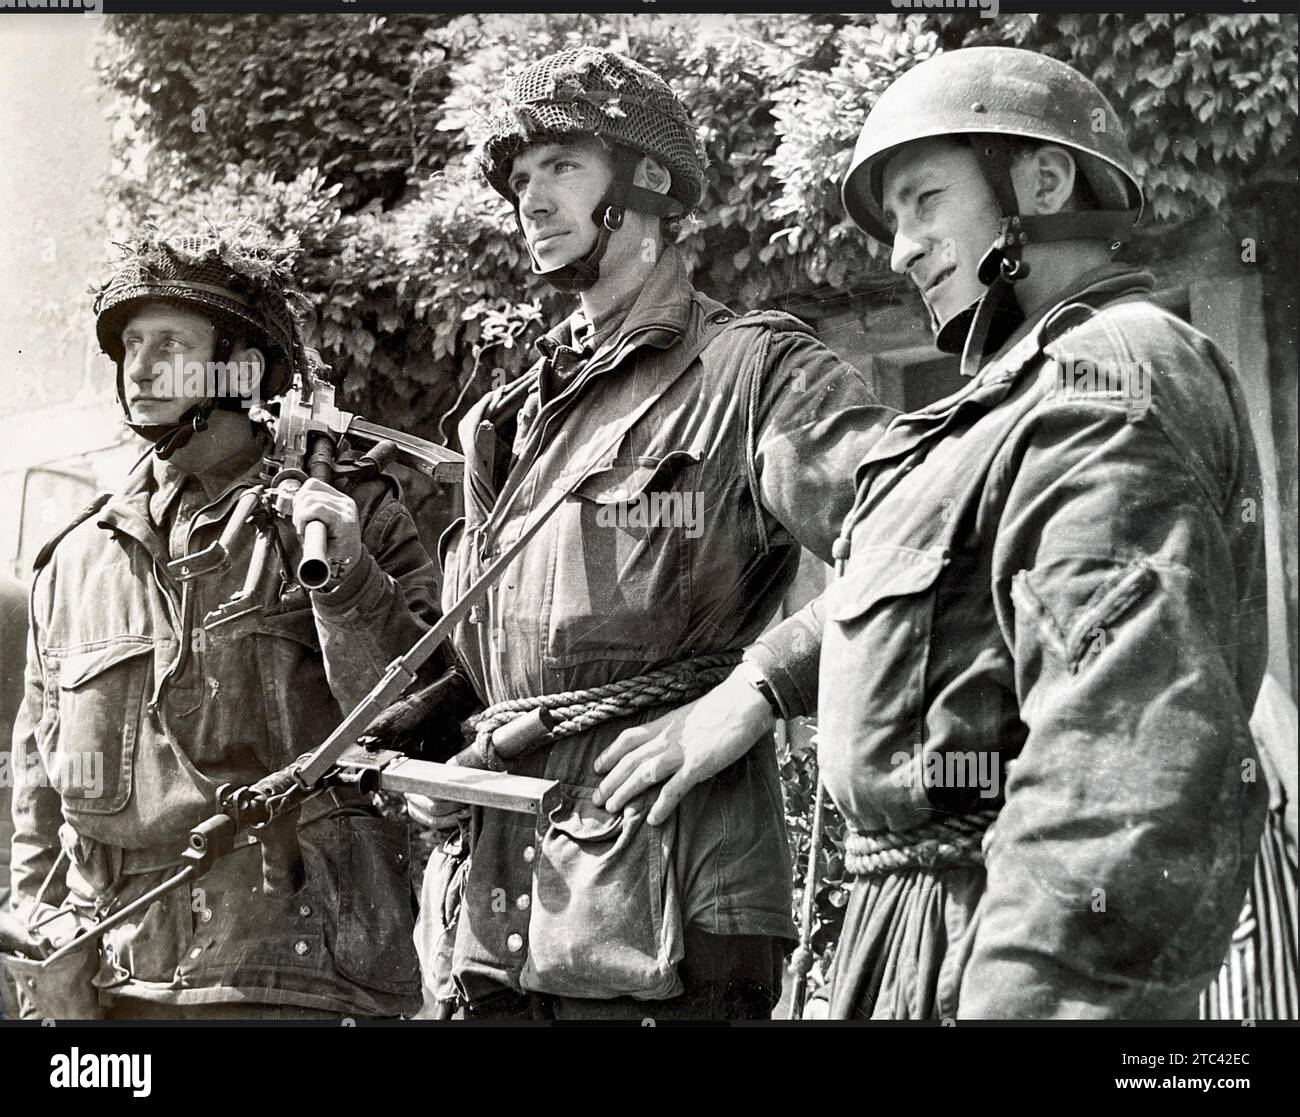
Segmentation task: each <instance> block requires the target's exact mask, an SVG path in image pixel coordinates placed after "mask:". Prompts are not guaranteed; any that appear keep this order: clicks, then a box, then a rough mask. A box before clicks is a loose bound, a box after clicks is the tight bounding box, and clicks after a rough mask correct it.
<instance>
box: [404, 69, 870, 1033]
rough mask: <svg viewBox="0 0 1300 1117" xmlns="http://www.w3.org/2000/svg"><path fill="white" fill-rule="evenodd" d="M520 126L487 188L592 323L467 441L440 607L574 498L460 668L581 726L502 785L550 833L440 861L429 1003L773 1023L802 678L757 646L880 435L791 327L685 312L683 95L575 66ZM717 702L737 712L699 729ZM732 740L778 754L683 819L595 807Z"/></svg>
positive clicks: (687, 806)
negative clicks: (674, 759)
mask: <svg viewBox="0 0 1300 1117" xmlns="http://www.w3.org/2000/svg"><path fill="white" fill-rule="evenodd" d="M503 102H504V103H503V104H502V105H501V106H499V111H497V112H496V113H495V114H494V115H493V116H492V118H491V121H490V123H489V125H488V134H487V136H486V137H485V138H484V141H483V143H482V145H481V147H480V148H479V152H478V158H479V165H480V167H481V169H482V172H483V175H484V178H485V179H486V181H487V183H488V184H490V185H491V186H492V187H493V188H494V189H495V190H496V191H497V192H498V193H500V194H501V195H502V196H503V197H504V198H505V199H506V200H507V202H508V203H509V204H510V205H511V207H512V208H513V210H514V214H515V218H516V220H517V222H518V226H519V230H520V233H521V235H522V236H523V238H524V241H525V243H526V245H527V247H528V251H529V253H530V256H531V259H532V261H533V267H534V270H535V271H536V272H537V273H539V274H540V275H542V276H543V277H544V278H545V279H546V280H547V282H549V283H551V284H553V285H554V286H556V287H557V288H559V289H560V290H562V291H566V292H572V293H574V294H576V295H577V296H578V301H579V307H578V309H576V310H575V312H574V313H573V314H572V315H571V316H570V317H569V318H567V319H566V320H565V321H563V322H562V323H560V324H559V325H558V326H556V327H555V328H554V329H552V330H551V331H550V333H549V334H548V335H547V336H545V337H544V338H542V339H541V340H540V342H539V343H538V346H537V348H538V354H539V359H538V361H537V363H536V364H535V365H534V366H533V367H532V368H531V369H530V370H529V372H528V373H527V375H525V376H524V377H522V378H521V379H520V380H518V381H517V382H515V383H513V384H510V385H506V386H504V387H501V388H499V389H497V390H496V391H493V392H492V393H490V394H489V395H488V396H486V397H485V398H484V399H483V400H482V401H480V402H479V403H478V404H477V405H476V406H475V407H474V409H473V410H472V411H471V413H470V414H469V415H468V416H467V417H466V418H465V420H464V421H463V422H462V423H461V426H460V437H461V440H462V442H463V444H464V446H465V448H466V449H467V450H468V451H469V452H468V454H467V467H466V468H467V472H466V484H465V501H466V504H465V520H464V522H463V523H461V524H460V525H458V526H456V527H455V528H453V530H452V531H451V532H450V533H449V534H448V536H447V537H446V538H445V539H444V542H443V546H442V552H443V555H444V561H445V572H446V580H445V583H444V600H445V601H447V602H450V601H452V600H454V599H455V598H456V597H457V596H458V595H459V594H460V593H461V592H463V591H464V589H465V588H466V587H467V586H468V585H469V584H470V583H471V582H472V581H473V580H474V579H475V578H476V577H478V576H479V575H480V574H481V573H482V571H483V569H484V567H485V565H486V564H487V563H488V562H490V561H491V559H492V558H493V557H494V556H495V555H496V554H498V553H499V552H500V549H501V547H503V546H504V545H507V544H508V543H509V541H510V540H512V539H515V538H517V537H518V535H519V533H520V532H521V531H522V530H523V529H524V526H525V525H526V524H527V523H529V522H531V521H530V517H531V516H532V515H533V514H535V513H536V512H537V510H538V509H539V508H540V507H541V506H542V505H543V504H544V503H545V502H546V500H547V499H548V494H553V493H555V492H556V491H564V490H565V489H566V488H568V487H571V486H573V485H574V484H575V483H577V488H576V490H575V492H574V496H573V498H572V499H571V500H569V501H568V502H567V503H566V504H565V505H564V506H563V507H562V508H561V509H560V511H559V512H558V513H557V514H556V515H555V516H554V517H553V518H552V519H551V520H550V521H548V523H547V524H546V526H545V527H544V528H542V530H541V533H540V534H539V535H538V536H537V538H536V541H535V542H534V543H532V544H530V545H529V546H528V547H527V548H526V549H525V550H524V552H523V553H522V554H521V555H520V557H519V558H518V559H516V560H515V562H514V564H513V565H512V566H511V567H510V568H509V572H508V573H507V574H506V575H505V576H504V577H503V579H502V581H501V582H500V584H499V585H498V586H497V587H496V588H495V589H494V590H493V592H492V594H491V596H490V597H489V599H488V601H487V603H486V605H485V606H484V607H482V608H480V609H476V610H475V611H474V613H473V614H471V616H470V618H469V620H468V621H467V622H466V623H464V624H462V625H461V627H460V628H459V629H458V630H457V633H456V636H455V643H456V650H457V653H458V656H459V658H460V660H461V661H462V663H464V664H465V666H466V669H467V670H468V671H469V673H470V674H471V676H472V677H473V679H474V682H475V686H476V688H477V690H478V692H479V695H480V697H481V698H482V700H483V701H484V702H485V703H486V704H487V705H488V706H489V710H488V711H487V713H486V714H485V715H484V716H485V717H487V716H488V715H493V716H495V715H494V714H493V711H504V712H508V713H511V715H512V716H513V713H514V712H518V711H526V710H528V709H530V708H531V707H532V706H533V705H537V706H545V707H546V708H548V709H550V708H553V704H552V702H551V700H552V699H553V698H556V696H559V695H563V696H564V698H565V701H566V703H571V704H572V706H573V708H575V709H577V708H578V707H581V711H582V712H581V713H580V714H579V713H574V714H573V715H572V716H571V717H570V718H569V720H568V721H567V722H566V724H568V725H570V726H571V727H572V732H570V731H568V730H564V733H565V735H564V736H563V739H558V740H555V741H553V743H549V744H548V745H547V746H546V747H544V748H540V749H538V750H536V751H534V752H531V753H529V754H527V755H524V756H522V757H519V758H517V759H514V760H512V761H511V762H510V763H509V764H508V765H502V766H505V767H508V769H509V770H510V771H512V772H518V773H522V774H525V775H534V776H545V777H547V778H549V779H554V780H557V781H558V782H559V783H560V785H561V789H562V792H563V795H562V800H561V801H560V802H559V803H558V804H557V806H556V808H555V809H554V810H553V811H551V812H550V814H549V816H548V817H547V819H546V820H545V822H544V823H543V825H542V826H541V827H540V828H536V827H535V826H534V823H533V822H532V821H530V820H525V821H524V822H523V823H521V821H520V816H512V815H507V814H506V813H505V812H500V811H491V810H487V811H482V812H479V813H478V814H477V815H476V817H475V819H474V820H473V824H472V825H469V826H467V827H466V828H465V834H464V839H463V841H462V839H461V837H460V835H459V834H457V835H456V836H455V837H453V838H452V839H451V841H450V842H449V843H448V844H446V845H444V846H443V847H442V848H441V849H439V850H438V851H437V852H436V853H435V854H434V857H433V860H432V861H431V862H430V867H429V871H428V872H427V873H426V875H425V892H424V897H423V902H422V905H421V916H420V920H421V935H420V940H419V941H420V946H421V951H422V954H423V956H424V962H425V972H426V981H427V982H428V984H429V992H430V994H431V996H433V997H436V998H442V999H451V998H453V997H459V998H460V999H461V1000H462V1001H463V1002H464V1003H465V1004H466V1011H467V1013H468V1014H469V1015H470V1016H476V1017H477V1016H509V1015H528V1014H530V1013H540V1014H542V1015H548V1016H556V1017H574V1016H609V1017H616V1016H624V1017H632V1018H643V1017H646V1016H652V1017H657V1016H664V1017H672V1016H680V1017H764V1016H766V1015H768V1013H770V1011H771V1009H772V1007H773V1005H774V1004H775V1003H776V1000H777V997H778V996H779V992H780V986H781V962H782V956H783V954H784V952H785V950H786V948H787V946H788V943H789V941H790V939H791V938H792V936H793V926H792V923H791V918H790V898H791V880H790V876H791V873H790V863H789V853H788V850H787V846H786V839H785V831H784V823H783V816H782V808H781V793H780V784H779V780H778V776H777V770H776V760H775V753H774V748H773V743H772V738H771V735H770V732H767V731H768V730H770V728H771V726H772V722H773V718H774V716H776V713H774V711H775V712H779V711H780V710H781V704H782V702H783V701H784V699H783V698H782V695H781V690H782V685H783V679H784V673H783V662H784V659H785V657H786V656H787V655H789V654H790V653H789V651H788V649H783V650H778V651H775V652H770V653H763V652H756V653H753V654H750V653H749V652H748V649H750V648H751V647H752V646H753V644H754V641H755V638H756V637H757V635H758V633H759V632H761V631H762V629H763V627H764V625H765V624H766V623H767V621H768V619H769V618H770V617H771V616H772V614H773V612H774V611H775V610H776V608H777V607H778V605H779V603H780V601H781V598H782V595H783V593H784V592H785V590H786V588H787V587H788V586H789V584H790V581H791V579H792V577H793V574H794V570H795V566H796V565H797V562H798V558H799V552H800V545H801V544H802V545H803V546H806V547H808V548H810V549H811V550H813V551H814V552H816V553H817V554H819V555H821V556H822V557H823V558H829V549H828V548H829V546H830V543H831V540H832V538H833V535H834V531H835V527H836V525H837V524H838V522H839V520H840V518H841V517H842V516H843V514H844V513H845V512H846V511H847V498H848V496H849V495H850V494H848V493H847V491H846V490H845V488H844V485H843V482H842V478H843V477H844V475H845V473H844V471H845V470H846V469H847V468H849V463H850V462H851V461H855V460H857V459H858V458H859V457H860V456H861V455H862V453H863V452H865V449H866V447H867V446H868V445H869V444H870V442H871V441H872V440H873V439H874V438H875V437H878V436H879V434H880V432H881V430H882V429H883V426H884V424H885V422H886V420H887V418H888V416H889V413H888V412H887V411H886V410H885V409H884V408H882V407H880V406H879V405H877V404H876V402H875V400H874V398H873V397H872V395H871V393H870V392H869V390H868V389H867V387H866V385H865V382H864V380H863V378H862V377H861V375H860V374H859V373H858V372H857V371H856V370H854V369H852V368H851V367H849V366H847V365H845V364H843V363H842V362H840V361H839V360H838V359H837V358H835V356H834V355H833V354H831V353H830V352H828V351H827V350H826V349H825V348H824V347H823V346H822V345H821V344H820V343H819V342H818V341H817V340H816V338H815V337H814V336H813V335H812V333H811V331H810V330H809V329H808V327H807V326H805V325H804V324H803V323H801V322H799V321H798V320H796V319H794V318H791V317H789V316H786V315H781V314H774V313H755V314H747V315H737V314H735V313H733V312H732V311H731V310H729V309H728V308H727V307H725V306H724V305H722V304H721V303H719V302H717V301H715V300H714V299H712V298H709V297H708V296H707V295H705V294H703V293H701V292H700V291H698V290H696V289H695V288H694V287H692V285H691V283H690V281H689V279H688V277H687V275H686V271H685V268H684V265H683V262H682V259H681V256H680V255H679V253H678V251H677V249H676V247H675V246H674V243H673V241H674V239H675V232H676V228H677V223H678V222H679V220H680V219H681V218H682V217H683V216H685V215H686V214H687V213H689V212H690V211H691V210H692V209H693V208H694V207H695V206H697V205H699V204H700V203H701V199H702V189H703V183H704V159H703V155H702V152H701V149H700V145H699V143H698V140H697V138H696V135H695V131H694V128H693V127H692V125H691V122H690V119H689V117H688V115H687V112H686V110H685V107H684V106H683V105H682V104H681V102H680V101H679V100H678V98H677V97H676V96H675V95H674V94H673V92H672V90H671V89H670V88H669V86H668V85H667V83H666V82H664V81H663V80H662V79H661V78H659V77H658V76H657V75H655V74H653V73H651V72H650V71H649V70H647V69H646V68H645V67H644V66H641V65H639V64H638V63H636V62H634V61H632V60H631V59H628V58H625V57H623V56H621V55H618V54H616V53H614V52H612V51H608V50H602V49H596V48H591V47H576V48H572V49H568V50H563V51H560V52H559V53H557V54H554V55H551V56H549V57H547V58H544V59H542V60H540V61H538V62H536V63H534V64H533V65H531V66H529V67H527V68H526V69H524V70H523V71H522V72H521V73H519V74H517V75H516V76H515V77H514V78H513V79H512V80H511V81H510V82H509V83H508V84H507V85H506V87H505V92H504V95H503ZM742 653H745V654H744V658H743V660H742ZM711 679H712V680H713V681H717V680H718V679H723V680H725V681H724V682H723V683H722V687H721V691H722V694H723V695H724V699H725V701H724V704H723V706H721V707H705V708H701V707H699V706H698V704H696V703H694V702H692V701H691V699H692V698H693V697H694V696H695V695H698V694H700V693H702V692H703V691H704V690H707V689H708V688H709V686H710V685H711V683H710V681H709V680H711ZM588 702H590V703H591V705H590V708H588V706H587V705H586V703H588ZM503 716H504V715H503ZM733 717H734V718H737V719H739V720H740V721H741V722H743V723H746V724H751V725H752V724H758V723H761V727H762V728H761V730H759V732H765V733H767V735H766V736H765V737H764V743H763V744H762V745H761V746H760V747H759V748H758V749H755V750H754V751H753V752H752V753H749V754H748V755H746V756H744V757H742V758H741V759H740V760H739V762H738V763H736V764H734V765H732V764H730V762H729V761H725V760H724V761H722V762H721V763H718V764H717V766H716V767H715V768H713V769H712V771H709V772H699V773H698V775H699V777H700V779H701V783H700V785H699V787H698V788H697V789H696V791H695V792H694V793H692V794H691V795H689V796H687V797H686V798H685V799H683V800H682V802H681V804H680V806H679V807H678V808H677V809H676V810H675V811H674V810H672V809H670V808H669V806H668V805H667V800H664V801H663V802H662V803H659V804H658V805H656V800H655V799H654V797H646V796H620V797H616V798H607V795H606V789H605V788H604V787H603V786H602V781H603V780H604V779H606V778H607V777H609V776H610V775H611V774H612V773H614V772H618V773H620V775H621V774H622V773H623V772H643V771H644V772H650V771H652V770H653V769H655V768H656V767H658V766H659V765H660V764H662V763H664V762H665V761H664V758H665V757H666V756H667V755H669V754H671V753H673V752H674V750H675V748H676V745H675V742H676V739H677V735H678V733H679V731H680V728H681V726H682V725H683V724H684V723H686V722H690V723H691V724H700V723H701V722H703V721H708V720H710V719H718V718H722V719H724V720H725V719H727V718H733ZM651 719H654V720H651ZM560 731H561V730H559V729H557V730H556V732H560ZM496 759H497V760H498V761H500V757H499V755H498V756H497V757H496ZM691 770H692V771H693V772H694V771H696V770H695V769H694V768H692V769H691ZM714 777H716V778H714ZM642 778H643V777H637V779H642ZM471 839H472V847H473V848H472V851H470V850H469V848H468V846H469V843H470V841H471ZM466 853H469V854H470V856H469V857H468V861H464V860H463V858H464V856H465V854H466ZM457 904H459V919H458V920H457V919H455V918H454V917H453V914H454V912H455V911H456V910H457Z"/></svg>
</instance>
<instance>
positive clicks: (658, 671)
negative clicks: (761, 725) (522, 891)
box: [469, 651, 741, 771]
mask: <svg viewBox="0 0 1300 1117" xmlns="http://www.w3.org/2000/svg"><path fill="white" fill-rule="evenodd" d="M740 660H741V653H740V652H739V651H725V652H716V653H711V654H709V655H700V656H692V657H691V658H689V659H683V660H678V661H677V662H676V663H670V664H667V665H666V666H664V667H656V668H653V669H652V670H650V671H646V672H644V673H643V674H640V675H634V676H632V677H631V678H630V679H620V680H618V681H617V682H612V683H604V684H602V685H600V686H595V687H588V688H586V689H584V690H565V691H559V692H557V693H555V694H539V695H534V696H530V697H527V698H509V699H506V700H505V701H504V702H497V703H496V704H495V705H492V706H489V707H488V708H487V709H486V710H484V711H482V713H479V714H475V715H474V717H472V718H470V719H469V727H470V729H471V730H472V731H473V733H474V743H473V745H472V746H471V748H472V749H473V750H474V752H475V753H476V754H478V758H479V759H480V760H481V761H482V762H483V765H484V767H487V768H490V769H491V770H493V771H504V770H505V768H506V763H507V762H508V759H510V758H507V760H506V761H503V760H502V758H501V757H499V756H498V755H497V751H496V749H495V748H494V747H493V744H492V735H493V734H494V733H495V732H496V731H497V730H498V729H500V728H501V727H502V726H505V725H507V724H509V723H511V722H513V721H515V720H517V719H519V718H521V717H523V716H524V715H527V714H531V713H533V712H534V711H538V710H540V711H543V712H544V713H545V714H546V715H547V724H548V726H549V728H548V729H547V731H546V732H545V733H543V734H541V735H540V736H538V737H537V738H536V739H535V741H533V742H532V748H545V747H546V746H547V745H550V744H553V743H555V742H556V741H560V740H563V739H564V738H565V737H573V736H576V735H577V734H579V733H585V732H587V731H588V730H591V729H595V728H596V727H597V726H600V725H603V724H605V723H606V722H608V721H616V720H617V719H619V718H625V717H630V716H631V715H633V714H637V713H641V712H643V711H645V710H654V709H662V708H666V707H674V706H683V705H685V704H686V703H687V702H693V701H695V699H697V698H700V697H702V696H703V695H705V694H707V693H708V692H709V691H710V690H712V689H713V688H714V687H715V686H717V685H718V684H719V683H721V682H722V681H723V680H724V679H726V678H727V676H728V675H730V674H731V672H732V670H733V669H734V668H735V666H736V664H738V663H739V662H740ZM529 751H532V749H530V750H529Z"/></svg>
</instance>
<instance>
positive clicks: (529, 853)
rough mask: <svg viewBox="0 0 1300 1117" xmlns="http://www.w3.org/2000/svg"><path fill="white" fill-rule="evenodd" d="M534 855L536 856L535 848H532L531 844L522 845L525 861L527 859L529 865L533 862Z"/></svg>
mask: <svg viewBox="0 0 1300 1117" xmlns="http://www.w3.org/2000/svg"><path fill="white" fill-rule="evenodd" d="M536 856H537V850H535V849H533V847H532V846H524V860H525V861H527V862H528V863H529V864H530V865H531V864H532V863H533V858H534V857H536Z"/></svg>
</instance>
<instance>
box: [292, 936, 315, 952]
mask: <svg viewBox="0 0 1300 1117" xmlns="http://www.w3.org/2000/svg"><path fill="white" fill-rule="evenodd" d="M293 952H294V953H295V954H299V955H301V954H310V953H311V947H310V946H308V945H307V942H306V940H304V939H299V940H298V941H297V942H296V943H294V944H293Z"/></svg>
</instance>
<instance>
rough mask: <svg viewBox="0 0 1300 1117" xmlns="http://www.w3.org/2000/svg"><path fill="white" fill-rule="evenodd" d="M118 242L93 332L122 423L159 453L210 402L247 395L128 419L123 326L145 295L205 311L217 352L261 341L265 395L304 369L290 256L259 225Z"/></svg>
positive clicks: (198, 421)
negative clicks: (173, 418)
mask: <svg viewBox="0 0 1300 1117" xmlns="http://www.w3.org/2000/svg"><path fill="white" fill-rule="evenodd" d="M120 247H121V248H122V258H121V259H120V260H119V262H118V265H117V268H116V269H115V271H114V272H113V274H112V275H111V276H110V277H109V279H108V281H107V282H106V283H105V284H104V285H103V287H102V288H100V290H99V293H98V295H97V297H96V299H95V314H96V320H95V333H96V336H97V337H98V339H99V344H100V348H101V349H102V350H103V351H104V352H105V353H107V354H108V355H109V356H110V357H111V358H112V359H113V361H114V363H115V364H116V365H117V398H118V402H119V403H120V404H121V405H122V410H123V411H124V412H125V414H126V418H127V424H128V425H129V426H131V427H132V429H133V430H135V431H136V432H137V433H139V434H142V435H143V436H144V437H146V438H148V439H150V440H151V441H153V442H155V444H156V445H157V446H158V448H159V454H160V456H164V457H165V456H167V455H168V454H170V453H171V452H173V451H174V450H176V449H178V448H179V447H180V446H182V445H184V443H185V442H186V441H188V439H189V437H190V436H191V435H193V433H194V432H195V431H198V430H203V429H204V427H205V426H206V425H207V417H208V415H210V414H211V412H212V410H213V408H215V407H223V408H226V409H228V410H243V409H244V408H245V406H246V404H247V402H248V401H246V400H241V399H236V398H222V399H207V400H203V401H200V402H199V403H198V404H196V405H195V406H194V407H192V408H190V410H189V411H187V412H186V414H185V415H184V416H182V418H181V420H180V421H179V423H177V424H173V425H168V426H166V427H159V426H157V425H154V424H135V423H132V422H131V413H130V409H129V408H128V406H127V403H126V391H125V385H124V383H123V380H124V368H123V366H124V347H123V344H122V330H123V328H124V327H125V325H126V323H127V322H128V320H129V319H130V317H131V315H132V314H133V313H134V312H135V311H136V310H137V309H138V308H139V307H140V306H141V305H143V304H144V303H147V302H162V303H168V304H170V305H173V306H179V307H181V308H183V309H187V310H192V311H197V312H198V313H200V314H202V315H204V316H205V317H207V318H208V319H209V320H210V321H211V322H212V323H213V325H214V326H215V327H216V330H217V338H218V344H217V352H216V359H218V360H225V359H227V358H228V357H229V355H230V350H231V347H232V345H233V342H234V340H235V339H243V340H245V341H247V342H248V343H249V344H250V345H255V346H258V347H259V348H261V349H262V350H263V352H264V356H265V357H266V368H265V370H264V372H263V374H262V379H261V383H260V384H259V386H258V391H259V392H260V394H261V395H262V396H263V397H266V398H270V397H274V396H277V395H280V394H281V393H283V392H284V391H286V390H287V389H288V388H289V386H290V385H291V384H292V382H293V378H294V376H295V375H300V374H302V373H303V371H304V370H305V369H306V367H307V357H306V351H305V349H304V347H303V341H302V336H301V333H300V331H299V328H298V323H297V319H296V317H295V315H294V313H293V311H292V309H291V308H290V305H289V300H288V297H287V294H288V293H287V291H286V287H285V280H286V279H287V275H288V266H287V262H286V260H285V258H284V254H283V253H282V252H280V250H279V248H278V247H277V246H276V244H275V242H274V241H273V239H272V238H271V236H270V234H269V233H268V232H267V231H266V230H265V229H264V228H262V227H261V226H260V225H257V224H255V223H253V222H251V221H235V222H230V223H226V224H214V225H212V226H210V227H208V228H207V229H205V230H203V231H200V232H185V233H182V234H179V235H174V236H167V235H165V234H164V233H162V232H161V231H159V230H158V229H157V228H154V227H150V228H147V229H146V230H144V231H143V232H142V233H141V235H140V236H139V237H138V238H137V239H136V240H135V241H133V242H132V243H129V244H124V245H122V246H120Z"/></svg>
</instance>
